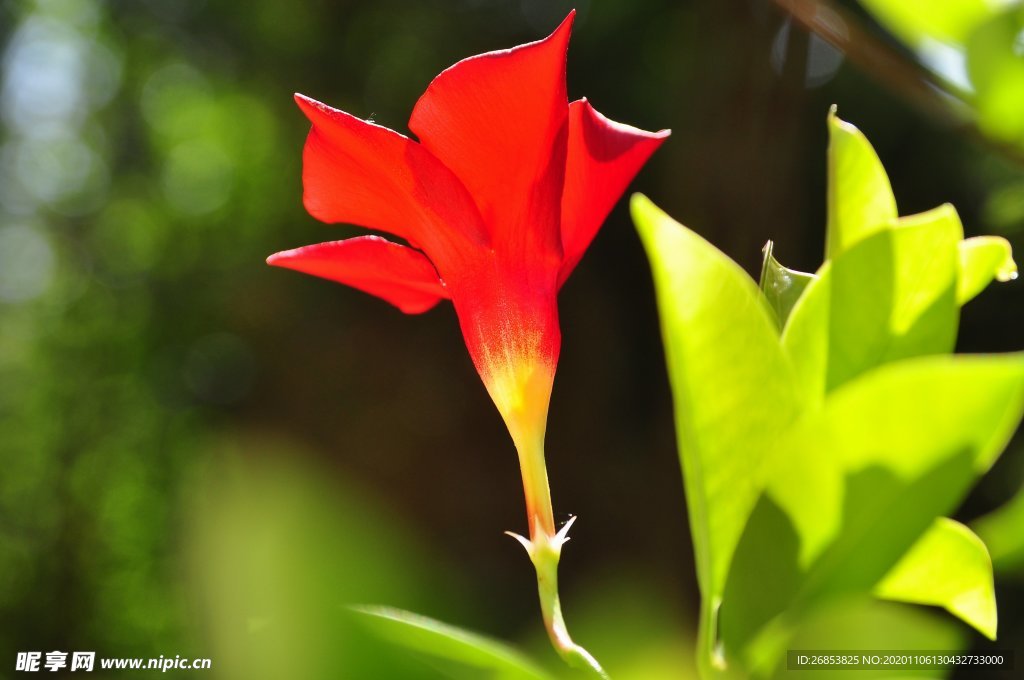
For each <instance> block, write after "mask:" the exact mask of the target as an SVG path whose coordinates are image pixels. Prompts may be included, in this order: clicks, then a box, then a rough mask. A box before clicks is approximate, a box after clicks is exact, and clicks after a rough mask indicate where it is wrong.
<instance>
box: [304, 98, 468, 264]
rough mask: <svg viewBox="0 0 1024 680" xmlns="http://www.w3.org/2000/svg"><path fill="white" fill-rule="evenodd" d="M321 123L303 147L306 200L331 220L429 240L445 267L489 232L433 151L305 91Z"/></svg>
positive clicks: (307, 106) (419, 242) (309, 110)
mask: <svg viewBox="0 0 1024 680" xmlns="http://www.w3.org/2000/svg"><path fill="white" fill-rule="evenodd" d="M295 100H296V102H298V104H299V107H300V108H301V109H302V110H303V112H304V113H305V114H306V116H307V117H308V118H309V120H310V121H311V122H312V123H313V129H312V130H310V133H309V137H308V138H307V140H306V148H305V150H304V152H303V167H302V182H303V186H304V189H305V192H304V196H303V202H304V203H305V206H306V209H307V210H308V211H309V213H310V214H311V215H312V216H313V217H315V218H317V219H319V220H322V221H324V222H349V223H352V224H358V225H361V226H364V227H371V228H376V229H381V230H383V231H387V232H390V233H392V234H395V235H396V236H400V237H402V238H404V239H406V240H407V241H409V242H410V243H413V244H414V245H416V246H417V247H421V248H423V250H424V251H425V252H427V253H428V254H429V255H430V257H431V258H432V259H433V260H434V263H435V264H437V265H438V266H439V267H441V269H442V271H443V270H444V269H445V265H447V264H448V261H449V259H450V258H451V257H453V256H455V255H457V254H458V253H459V252H462V251H463V249H464V248H465V246H466V245H467V243H473V242H476V243H482V242H483V239H484V233H483V227H482V226H481V223H480V216H479V213H478V212H477V210H476V206H475V204H474V203H473V199H472V198H470V196H469V194H468V193H467V192H466V188H465V187H464V186H463V185H462V183H461V182H460V181H459V180H458V178H457V177H455V175H453V174H452V172H451V171H450V170H449V169H448V168H446V167H444V165H443V164H442V163H440V162H439V161H438V160H437V159H436V158H434V157H433V156H432V155H431V154H430V152H429V151H427V150H426V149H424V148H423V147H421V146H420V145H419V144H417V143H416V142H413V141H412V140H410V139H408V138H407V137H403V136H402V135H400V134H398V133H397V132H394V131H392V130H389V129H387V128H385V127H381V126H379V125H374V124H373V123H368V122H366V121H363V120H360V119H358V118H355V117H354V116H350V115H349V114H347V113H345V112H344V111H339V110H337V109H333V108H331V107H329V106H327V105H325V104H321V103H320V102H318V101H315V100H313V99H309V98H308V97H304V96H302V95H295Z"/></svg>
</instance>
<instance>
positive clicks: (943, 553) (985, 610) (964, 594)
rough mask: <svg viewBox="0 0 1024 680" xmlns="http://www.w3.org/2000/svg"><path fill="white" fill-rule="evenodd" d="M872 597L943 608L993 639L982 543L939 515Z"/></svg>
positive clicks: (991, 596) (988, 568)
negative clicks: (876, 596)
mask: <svg viewBox="0 0 1024 680" xmlns="http://www.w3.org/2000/svg"><path fill="white" fill-rule="evenodd" d="M875 594H876V595H878V596H879V597H883V598H886V599H889V600H897V601H900V602H912V603H916V604H928V605H935V606H938V607H944V608H945V609H946V610H947V611H949V612H950V613H951V614H953V615H955V616H958V617H960V618H961V619H963V620H964V621H965V622H966V623H968V624H970V625H971V626H974V627H975V628H976V629H978V631H980V632H981V633H982V634H984V635H985V636H986V637H988V638H990V639H992V640H994V639H995V637H996V593H995V584H994V582H993V579H992V560H991V559H990V558H989V555H988V550H987V549H986V548H985V544H984V543H983V542H982V541H981V539H980V538H978V537H977V536H976V535H975V534H974V532H972V531H971V530H970V529H968V528H967V527H965V526H964V525H963V524H960V523H959V522H954V521H953V520H951V519H946V518H945V517H940V518H939V519H937V520H935V522H934V523H933V524H932V526H931V527H929V529H928V530H927V531H926V532H925V533H924V535H923V536H921V538H919V539H918V540H917V542H916V543H915V544H914V545H913V547H911V549H910V550H909V551H908V552H907V553H906V554H905V555H904V556H903V557H902V558H900V561H899V562H897V563H896V566H895V567H893V568H892V570H891V571H890V572H889V573H888V574H886V575H885V578H884V579H882V582H881V583H879V584H878V586H876V588H875Z"/></svg>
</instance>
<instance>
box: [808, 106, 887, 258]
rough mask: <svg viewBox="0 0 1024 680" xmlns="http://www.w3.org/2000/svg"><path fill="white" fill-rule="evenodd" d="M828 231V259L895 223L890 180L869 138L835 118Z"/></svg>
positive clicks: (832, 121)
mask: <svg viewBox="0 0 1024 680" xmlns="http://www.w3.org/2000/svg"><path fill="white" fill-rule="evenodd" d="M828 131H829V147H828V229H827V232H826V235H825V258H826V259H827V260H831V259H834V258H836V257H838V256H839V255H840V254H842V253H843V251H845V250H847V249H848V248H850V247H851V246H853V245H855V244H856V243H857V242H858V241H861V240H862V239H864V238H866V237H868V236H870V235H871V234H873V233H875V232H877V231H879V230H882V229H885V228H887V227H889V226H891V225H892V224H893V223H895V221H896V217H897V213H896V199H895V198H894V197H893V195H892V187H891V186H890V184H889V176H888V175H886V173H885V168H883V167H882V162H881V161H880V160H879V159H878V154H876V153H875V149H874V148H873V147H872V146H871V143H870V142H868V140H867V138H866V137H865V136H864V135H863V134H862V133H861V131H860V130H858V129H857V128H856V127H854V126H853V125H851V124H849V123H847V122H846V121H844V120H841V119H840V118H839V116H837V115H836V110H835V107H833V108H832V110H831V111H830V112H829V116H828Z"/></svg>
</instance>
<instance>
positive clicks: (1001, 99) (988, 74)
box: [966, 4, 1024, 145]
mask: <svg viewBox="0 0 1024 680" xmlns="http://www.w3.org/2000/svg"><path fill="white" fill-rule="evenodd" d="M1022 30H1024V8H1022V7H1021V6H1020V5H1019V4H1015V5H1014V6H1011V7H1009V8H1008V9H1006V10H1005V11H1003V12H1001V13H999V14H996V15H994V16H993V17H992V18H991V19H989V20H987V21H985V22H984V23H982V24H981V25H980V26H978V27H977V29H976V30H974V31H973V32H972V33H971V35H970V37H969V39H968V41H967V53H966V56H967V72H968V74H969V76H970V80H971V85H972V86H973V87H974V95H975V96H974V105H975V107H976V108H977V113H978V126H979V127H980V128H981V129H982V130H983V131H985V132H986V133H987V134H989V135H991V136H993V137H996V138H998V139H1002V140H1006V141H1010V142H1013V143H1016V144H1018V145H1019V144H1022V143H1024V118H1022V117H1021V115H1020V110H1021V105H1022V102H1024V59H1021V54H1020V34H1021V31H1022Z"/></svg>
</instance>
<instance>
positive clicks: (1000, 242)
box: [956, 236, 1017, 305]
mask: <svg viewBox="0 0 1024 680" xmlns="http://www.w3.org/2000/svg"><path fill="white" fill-rule="evenodd" d="M1016 278H1017V263H1016V262H1014V261H1013V249H1012V248H1011V247H1010V242H1009V241H1007V240H1006V239H1005V238H1002V237H1000V236H975V237H974V238H969V239H967V240H965V241H961V242H960V280H959V281H958V282H957V290H956V298H957V302H958V303H959V304H961V305H964V304H966V303H967V302H969V301H970V300H972V299H973V298H974V297H975V296H976V295H977V294H978V293H980V292H981V291H983V290H984V289H985V287H986V286H988V284H990V283H991V282H992V280H993V279H995V280H996V281H1012V280H1013V279H1016Z"/></svg>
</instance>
